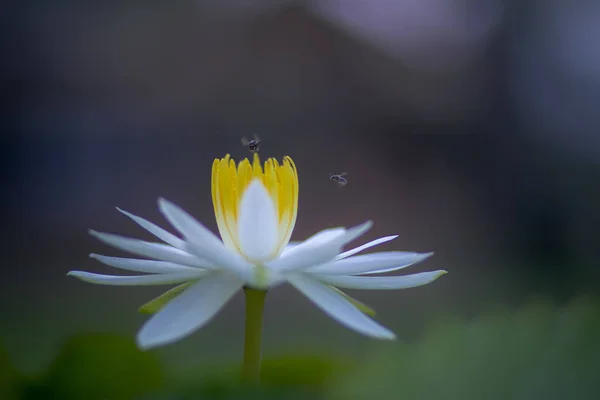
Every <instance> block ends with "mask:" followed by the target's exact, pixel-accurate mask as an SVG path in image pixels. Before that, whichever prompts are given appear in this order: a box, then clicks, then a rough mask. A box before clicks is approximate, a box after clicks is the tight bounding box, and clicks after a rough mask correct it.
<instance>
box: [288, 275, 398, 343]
mask: <svg viewBox="0 0 600 400" xmlns="http://www.w3.org/2000/svg"><path fill="white" fill-rule="evenodd" d="M289 282H290V283H291V284H292V285H293V286H294V287H296V289H298V290H299V291H300V292H302V293H303V294H304V295H305V296H306V297H308V298H309V299H310V300H311V301H312V302H313V303H315V304H316V305H317V306H318V307H319V308H320V309H321V310H323V311H324V312H325V313H326V314H328V315H329V316H330V317H331V318H333V319H335V320H336V321H338V322H340V323H341V324H342V325H345V326H346V327H348V328H350V329H353V330H355V331H357V332H360V333H362V334H364V335H368V336H372V337H375V338H379V339H395V337H396V336H395V335H394V333H393V332H392V331H390V330H389V329H387V328H385V327H383V326H381V325H379V324H378V323H377V322H375V321H373V320H372V319H371V318H369V317H367V316H366V315H365V314H363V313H362V312H361V311H360V310H359V309H358V308H356V307H355V306H354V305H353V304H352V303H350V302H349V301H348V300H346V299H345V298H344V297H343V296H342V295H340V294H339V293H337V292H336V291H335V290H334V289H332V288H331V287H329V286H327V285H325V284H323V283H321V282H318V281H316V280H314V279H312V278H309V277H307V276H301V275H294V276H292V277H290V278H289Z"/></svg>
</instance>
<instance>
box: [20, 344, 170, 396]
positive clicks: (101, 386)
mask: <svg viewBox="0 0 600 400" xmlns="http://www.w3.org/2000/svg"><path fill="white" fill-rule="evenodd" d="M163 384H164V376H163V372H162V369H161V367H160V365H159V362H158V360H157V359H156V357H155V356H154V354H153V353H151V352H142V351H140V350H138V349H137V347H136V345H135V343H134V342H133V341H132V340H131V339H126V338H122V337H119V336H114V335H102V334H89V335H79V336H76V337H73V338H72V339H70V340H68V341H67V343H65V345H64V346H63V347H62V349H61V350H60V352H59V354H58V356H57V358H56V359H55V360H54V362H53V363H52V364H51V365H50V368H49V369H48V371H47V373H46V374H44V375H43V376H42V377H41V379H39V380H38V381H37V382H36V384H35V385H31V386H29V387H28V388H27V391H26V394H25V398H26V399H89V400H94V399H111V400H113V399H114V400H120V399H132V398H134V397H136V396H139V395H142V394H145V393H149V392H153V391H156V390H158V389H160V388H161V387H162V386H163Z"/></svg>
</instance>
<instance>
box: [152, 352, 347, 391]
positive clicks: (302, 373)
mask: <svg viewBox="0 0 600 400" xmlns="http://www.w3.org/2000/svg"><path fill="white" fill-rule="evenodd" d="M350 366H351V364H350V363H348V362H347V361H341V360H334V359H332V358H331V357H328V356H326V355H319V354H315V355H289V356H285V357H277V358H267V359H265V360H264V361H263V366H262V373H261V382H262V384H261V387H260V388H254V387H248V386H244V385H243V384H241V383H240V366H239V365H237V364H236V365H232V366H224V367H220V368H215V367H203V368H197V370H196V371H195V372H194V371H191V370H190V371H189V372H190V373H191V375H187V374H186V377H185V381H187V384H186V383H181V384H180V385H179V386H180V387H179V388H178V389H176V390H175V392H177V393H180V396H181V397H176V398H177V399H180V398H181V399H186V400H187V399H250V400H251V399H311V400H316V399H319V398H323V397H324V395H325V393H326V390H327V388H328V387H329V386H330V385H331V383H332V382H333V381H334V380H335V379H337V378H338V377H339V376H340V375H341V374H342V373H345V372H347V371H348V369H349V368H350ZM180 382H181V381H180ZM162 398H163V397H157V398H156V399H162ZM164 398H165V399H166V398H168V399H173V397H164ZM145 399H146V398H144V400H145ZM152 399H154V397H148V400H152Z"/></svg>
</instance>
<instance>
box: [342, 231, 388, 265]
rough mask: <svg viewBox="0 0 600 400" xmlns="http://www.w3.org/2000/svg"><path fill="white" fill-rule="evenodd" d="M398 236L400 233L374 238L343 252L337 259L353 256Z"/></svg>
mask: <svg viewBox="0 0 600 400" xmlns="http://www.w3.org/2000/svg"><path fill="white" fill-rule="evenodd" d="M397 237H398V235H392V236H385V237H382V238H379V239H375V240H372V241H370V242H369V243H365V244H363V245H362V246H358V247H355V248H353V249H350V250H348V251H345V252H343V253H342V254H340V255H338V256H337V257H336V258H335V259H336V260H341V259H342V258H346V257H350V256H353V255H355V254H356V253H360V252H361V251H363V250H366V249H368V248H370V247H373V246H377V245H378V244H382V243H385V242H389V241H390V240H394V239H396V238H397Z"/></svg>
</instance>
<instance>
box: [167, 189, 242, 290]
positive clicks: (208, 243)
mask: <svg viewBox="0 0 600 400" xmlns="http://www.w3.org/2000/svg"><path fill="white" fill-rule="evenodd" d="M158 203H159V208H160V211H161V212H162V213H163V214H164V216H165V217H166V218H167V219H168V220H169V222H170V223H171V224H173V226H174V227H175V228H176V229H177V230H178V231H179V232H181V234H182V235H183V236H185V238H186V239H187V242H186V244H185V247H184V249H185V250H186V251H189V252H191V253H193V254H194V255H196V256H197V257H200V258H205V259H207V260H208V261H209V262H210V263H211V264H212V265H215V266H218V268H223V269H227V270H229V271H231V272H233V273H235V274H236V275H238V276H239V277H240V278H241V279H244V280H246V279H248V276H249V273H250V267H249V264H248V263H246V262H245V261H244V260H243V259H242V257H241V256H239V255H238V254H237V253H234V252H232V251H231V250H228V249H227V248H226V247H225V246H224V245H223V242H221V240H219V238H217V237H216V236H215V235H214V234H213V233H212V232H211V231H209V230H208V229H207V228H206V227H205V226H204V225H202V224H201V223H200V222H198V221H196V220H195V219H194V218H193V217H192V216H191V215H189V214H188V213H186V212H185V211H183V210H182V209H181V208H180V207H178V206H176V205H175V204H173V203H171V202H169V201H167V200H165V199H162V198H161V199H159V200H158Z"/></svg>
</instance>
